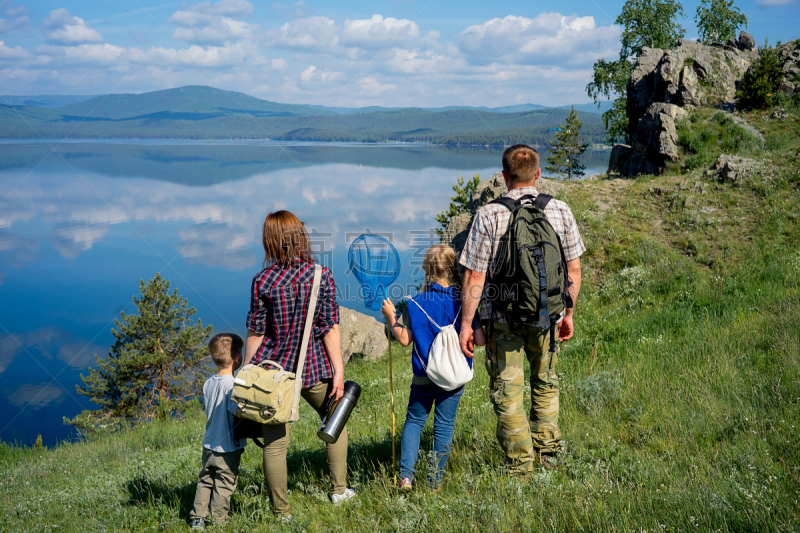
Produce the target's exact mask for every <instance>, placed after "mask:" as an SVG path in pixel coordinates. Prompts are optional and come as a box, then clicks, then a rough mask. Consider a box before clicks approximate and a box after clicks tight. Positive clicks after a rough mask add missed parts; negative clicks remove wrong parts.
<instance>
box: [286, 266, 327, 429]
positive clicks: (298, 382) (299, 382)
mask: <svg viewBox="0 0 800 533" xmlns="http://www.w3.org/2000/svg"><path fill="white" fill-rule="evenodd" d="M321 279H322V267H321V266H320V265H317V264H314V284H313V285H312V286H311V298H310V299H309V301H308V312H307V313H306V323H305V326H304V327H303V341H302V343H301V344H300V358H299V359H298V360H297V371H296V372H295V378H294V405H292V416H290V417H289V420H291V421H295V420H297V408H298V407H299V404H300V389H302V388H303V367H304V366H305V363H306V353H307V352H308V341H309V339H310V338H311V326H312V324H313V322H314V312H315V311H316V309H317V296H318V295H319V284H320V280H321Z"/></svg>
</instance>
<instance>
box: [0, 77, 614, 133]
mask: <svg viewBox="0 0 800 533" xmlns="http://www.w3.org/2000/svg"><path fill="white" fill-rule="evenodd" d="M566 113H567V112H566V111H565V110H563V109H536V110H533V111H524V112H515V113H496V112H489V111H477V110H474V109H460V110H450V111H441V112H434V111H428V110H423V109H415V108H408V109H398V110H376V111H372V112H359V113H353V114H346V115H342V114H337V113H334V112H333V111H328V110H325V109H315V108H312V107H310V106H303V105H288V104H277V103H274V102H269V101H266V100H260V99H258V98H253V97H251V96H247V95H245V94H242V93H235V92H230V91H220V90H217V89H212V88H210V87H199V86H191V87H183V88H180V89H169V90H165V91H157V92H152V93H145V94H138V95H133V94H119V95H117V94H114V95H105V96H99V97H96V98H92V99H90V100H87V101H84V102H79V103H75V104H71V105H66V106H62V107H59V108H42V107H30V106H14V105H0V124H1V125H2V126H0V137H2V138H9V139H41V138H45V139H56V138H67V139H83V138H86V139H97V138H100V139H103V138H106V139H107V138H121V139H130V138H137V139H232V138H235V139H264V138H273V139H279V140H305V141H367V142H385V141H419V142H436V143H444V144H500V145H502V144H511V143H514V142H526V143H529V144H539V145H546V144H547V143H548V142H550V141H551V140H552V139H553V135H552V132H549V131H548V129H549V128H552V127H558V126H559V125H560V124H561V123H562V122H563V121H564V117H565V116H566ZM581 119H582V120H583V121H584V129H583V134H584V137H585V139H586V140H587V141H592V142H601V141H602V139H603V135H604V130H603V125H602V120H601V119H600V117H599V116H598V115H596V114H591V113H586V114H584V113H581Z"/></svg>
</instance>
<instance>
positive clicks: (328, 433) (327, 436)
mask: <svg viewBox="0 0 800 533" xmlns="http://www.w3.org/2000/svg"><path fill="white" fill-rule="evenodd" d="M360 395H361V387H360V386H359V384H358V383H356V382H355V381H345V382H344V394H343V395H342V397H341V398H340V399H339V400H338V401H335V402H331V405H330V406H329V407H328V414H327V415H325V418H324V419H323V420H322V425H321V426H320V427H319V431H317V437H319V438H321V439H322V440H324V441H325V442H328V443H334V442H336V441H337V440H339V435H341V434H342V430H343V429H344V426H345V424H347V419H348V418H350V413H352V412H353V409H354V408H355V406H356V403H358V397H359V396H360Z"/></svg>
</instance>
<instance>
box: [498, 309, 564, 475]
mask: <svg viewBox="0 0 800 533" xmlns="http://www.w3.org/2000/svg"><path fill="white" fill-rule="evenodd" d="M488 332H489V342H488V346H487V347H486V348H487V350H486V368H487V370H488V372H489V378H490V387H491V390H490V393H489V395H490V399H491V402H492V405H494V412H495V414H496V415H497V440H498V442H499V443H500V446H501V447H502V448H503V451H504V452H505V454H506V464H507V465H508V469H509V472H511V473H520V474H521V473H526V472H530V471H531V470H532V469H533V467H534V463H535V458H536V455H537V454H541V453H544V452H549V453H556V452H560V451H561V449H562V448H561V443H560V439H561V431H560V430H559V429H558V377H557V376H556V372H555V367H556V363H557V362H558V352H559V346H558V343H556V345H555V350H554V351H553V352H551V351H550V330H544V329H541V328H534V327H518V328H516V327H515V329H514V331H513V332H512V331H511V330H510V329H509V327H508V324H502V323H500V322H493V323H492V324H491V325H490V326H489V331H488ZM523 357H527V358H528V362H529V363H530V366H531V377H530V383H531V412H530V420H527V419H526V417H525V408H524V405H523V401H524V397H525V371H524V359H523Z"/></svg>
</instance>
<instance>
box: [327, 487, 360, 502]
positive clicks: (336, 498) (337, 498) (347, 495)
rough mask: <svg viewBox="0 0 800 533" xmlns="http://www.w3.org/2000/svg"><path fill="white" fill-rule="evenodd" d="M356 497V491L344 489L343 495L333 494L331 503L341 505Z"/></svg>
mask: <svg viewBox="0 0 800 533" xmlns="http://www.w3.org/2000/svg"><path fill="white" fill-rule="evenodd" d="M355 496H356V491H354V490H353V489H344V492H343V493H341V494H331V502H333V505H339V504H341V503H344V502H346V501H347V500H350V499H352V498H355Z"/></svg>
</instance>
